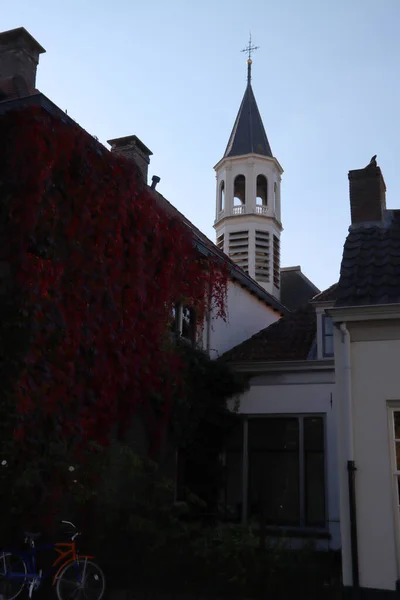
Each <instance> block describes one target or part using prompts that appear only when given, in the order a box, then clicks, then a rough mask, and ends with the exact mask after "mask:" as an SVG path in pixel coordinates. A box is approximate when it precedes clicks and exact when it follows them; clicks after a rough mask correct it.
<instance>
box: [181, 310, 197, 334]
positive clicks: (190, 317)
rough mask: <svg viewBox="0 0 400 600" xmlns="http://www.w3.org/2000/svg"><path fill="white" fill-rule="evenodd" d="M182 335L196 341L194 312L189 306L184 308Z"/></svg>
mask: <svg viewBox="0 0 400 600" xmlns="http://www.w3.org/2000/svg"><path fill="white" fill-rule="evenodd" d="M181 335H182V337H184V338H186V339H188V340H190V341H194V339H195V318H194V312H193V310H192V309H191V308H189V307H188V306H184V307H183V308H182V334H181Z"/></svg>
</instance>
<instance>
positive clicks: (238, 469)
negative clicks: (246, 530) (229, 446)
mask: <svg viewBox="0 0 400 600" xmlns="http://www.w3.org/2000/svg"><path fill="white" fill-rule="evenodd" d="M222 496H223V499H222V504H223V507H224V508H223V510H224V513H225V514H224V517H225V518H226V519H227V520H229V521H240V519H241V517H242V503H243V453H242V452H235V451H234V450H228V451H227V453H226V467H225V480H224V489H223V490H222Z"/></svg>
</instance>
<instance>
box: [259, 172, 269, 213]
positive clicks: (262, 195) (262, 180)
mask: <svg viewBox="0 0 400 600" xmlns="http://www.w3.org/2000/svg"><path fill="white" fill-rule="evenodd" d="M257 204H261V205H262V206H267V204H268V182H267V178H266V177H264V175H257Z"/></svg>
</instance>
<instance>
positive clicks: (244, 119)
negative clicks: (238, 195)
mask: <svg viewBox="0 0 400 600" xmlns="http://www.w3.org/2000/svg"><path fill="white" fill-rule="evenodd" d="M252 152H254V153H256V154H262V155H263V156H270V157H271V158H272V152H271V147H270V145H269V142H268V138H267V134H266V133H265V129H264V125H263V122H262V119H261V115H260V111H259V110H258V106H257V102H256V99H255V97H254V93H253V89H252V87H251V84H250V83H248V84H247V87H246V91H245V93H244V96H243V100H242V103H241V105H240V108H239V112H238V115H237V117H236V121H235V124H234V126H233V129H232V133H231V135H230V138H229V142H228V145H227V147H226V150H225V154H224V158H226V157H227V156H241V155H242V154H250V153H252Z"/></svg>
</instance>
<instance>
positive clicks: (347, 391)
mask: <svg viewBox="0 0 400 600" xmlns="http://www.w3.org/2000/svg"><path fill="white" fill-rule="evenodd" d="M340 331H341V332H342V341H343V343H344V382H345V385H344V396H345V397H344V401H345V407H346V409H347V415H346V416H347V476H348V488H349V514H350V542H351V567H352V575H353V588H357V589H358V588H359V587H360V577H359V568H358V540H357V503H356V485H355V484H356V481H355V475H356V470H357V469H356V466H355V462H354V435H353V402H352V393H351V391H352V390H351V362H350V333H349V330H348V329H347V327H346V324H345V323H341V324H340Z"/></svg>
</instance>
